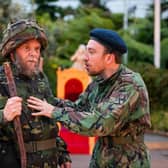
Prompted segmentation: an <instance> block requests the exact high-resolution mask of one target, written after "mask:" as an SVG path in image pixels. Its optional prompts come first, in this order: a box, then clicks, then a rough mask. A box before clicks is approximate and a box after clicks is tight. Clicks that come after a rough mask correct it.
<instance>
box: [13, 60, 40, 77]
mask: <svg viewBox="0 0 168 168" xmlns="http://www.w3.org/2000/svg"><path fill="white" fill-rule="evenodd" d="M39 63H40V60H39V61H38V64H37V65H36V67H35V69H34V70H29V69H25V68H24V66H21V63H20V62H19V60H18V59H17V58H16V57H15V61H14V65H15V67H16V68H17V71H18V73H19V74H23V75H26V76H28V77H33V76H35V75H37V74H39V72H40V70H39Z"/></svg>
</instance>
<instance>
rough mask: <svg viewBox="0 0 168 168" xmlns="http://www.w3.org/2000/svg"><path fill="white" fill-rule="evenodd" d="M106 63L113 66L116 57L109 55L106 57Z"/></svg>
mask: <svg viewBox="0 0 168 168" xmlns="http://www.w3.org/2000/svg"><path fill="white" fill-rule="evenodd" d="M105 60H106V63H107V64H111V63H113V62H114V61H115V56H114V54H113V53H108V54H107V55H106V57H105Z"/></svg>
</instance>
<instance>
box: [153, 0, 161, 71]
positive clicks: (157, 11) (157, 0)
mask: <svg viewBox="0 0 168 168" xmlns="http://www.w3.org/2000/svg"><path fill="white" fill-rule="evenodd" d="M154 65H155V67H156V68H160V0H155V1H154Z"/></svg>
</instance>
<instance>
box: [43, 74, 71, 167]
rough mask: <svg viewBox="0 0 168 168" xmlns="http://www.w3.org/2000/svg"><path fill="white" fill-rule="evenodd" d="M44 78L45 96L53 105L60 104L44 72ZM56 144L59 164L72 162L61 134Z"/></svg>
mask: <svg viewBox="0 0 168 168" xmlns="http://www.w3.org/2000/svg"><path fill="white" fill-rule="evenodd" d="M44 80H45V91H46V92H45V94H46V95H45V97H46V99H47V101H48V102H50V103H51V104H53V105H56V104H58V103H59V99H57V98H55V97H54V96H53V94H52V91H51V89H50V86H49V82H48V79H47V77H46V76H45V74H44ZM56 145H57V149H58V161H59V165H61V164H62V163H65V162H71V158H70V155H69V152H68V150H67V145H66V143H65V141H64V140H63V139H62V138H61V137H60V136H57V137H56Z"/></svg>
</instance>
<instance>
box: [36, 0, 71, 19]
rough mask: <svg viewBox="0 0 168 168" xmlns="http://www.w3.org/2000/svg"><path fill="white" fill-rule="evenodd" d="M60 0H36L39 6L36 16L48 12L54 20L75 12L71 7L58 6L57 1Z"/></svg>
mask: <svg viewBox="0 0 168 168" xmlns="http://www.w3.org/2000/svg"><path fill="white" fill-rule="evenodd" d="M57 1H58V0H34V3H35V4H36V6H37V8H36V10H35V12H36V16H41V15H43V14H48V15H49V17H50V19H51V20H52V21H55V20H56V19H58V18H64V16H66V15H68V14H73V13H74V10H73V9H72V8H71V7H67V8H62V7H60V6H57V5H56V4H55V2H57Z"/></svg>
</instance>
